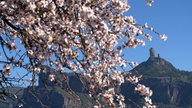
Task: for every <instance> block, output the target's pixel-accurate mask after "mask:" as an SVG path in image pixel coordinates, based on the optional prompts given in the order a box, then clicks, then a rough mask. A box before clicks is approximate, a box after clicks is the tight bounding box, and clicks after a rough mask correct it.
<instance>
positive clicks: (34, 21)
mask: <svg viewBox="0 0 192 108" xmlns="http://www.w3.org/2000/svg"><path fill="white" fill-rule="evenodd" d="M146 2H147V4H148V5H150V6H151V4H152V3H153V0H146ZM0 7H1V8H0V54H1V58H0V66H1V67H2V68H0V69H1V70H0V89H1V96H2V98H3V97H5V96H12V95H11V94H10V95H9V94H8V93H7V92H6V90H5V89H6V87H9V86H14V84H15V82H18V83H19V84H28V83H26V82H27V81H30V83H29V84H30V85H32V86H33V85H34V84H35V81H36V79H37V76H38V74H39V73H40V72H43V71H45V70H44V68H42V66H44V65H45V66H49V67H53V68H54V69H57V70H58V71H57V72H61V73H65V72H66V71H67V72H73V73H78V76H79V78H81V79H83V80H85V81H86V82H88V84H89V85H88V88H87V89H88V90H89V93H90V96H92V97H94V99H95V102H96V104H95V108H97V107H101V105H100V103H99V99H101V98H102V99H103V101H104V102H106V104H108V105H109V106H111V107H115V106H116V105H117V104H115V103H114V102H115V101H118V103H119V104H118V107H122V108H124V107H125V104H124V96H123V95H121V94H120V93H119V92H118V91H116V90H115V89H116V87H117V86H120V85H121V84H122V83H124V82H125V81H128V82H131V83H132V84H133V85H135V90H136V91H137V92H138V93H139V94H140V95H142V97H144V100H145V105H144V106H145V107H148V108H153V107H155V106H154V105H153V104H152V102H151V99H150V96H151V95H152V91H151V90H150V89H149V88H148V87H145V86H144V85H141V84H139V80H140V78H141V76H135V75H131V73H129V72H128V70H125V69H124V67H125V66H126V65H130V66H131V67H134V66H136V65H137V63H135V62H129V61H128V60H127V59H126V58H124V57H123V55H124V54H125V53H124V50H125V49H127V48H135V47H136V46H137V45H145V42H144V40H141V38H140V37H141V36H144V37H146V39H148V40H151V39H152V37H151V36H150V35H149V34H147V33H146V32H145V30H149V31H151V32H154V33H156V34H157V35H158V36H159V37H160V39H162V40H166V39H167V37H166V36H165V35H160V34H159V33H158V32H156V31H154V29H153V28H151V27H148V26H147V24H144V25H139V24H137V22H136V20H135V19H134V18H133V17H132V16H124V15H123V13H124V12H127V11H128V10H129V8H130V5H129V4H128V2H127V0H0ZM18 69H19V71H20V72H18ZM30 75H31V79H30V78H29V76H30ZM56 75H57V74H56V73H55V74H54V73H53V74H50V75H49V80H50V81H54V80H56V79H55V78H56ZM13 95H14V94H13Z"/></svg>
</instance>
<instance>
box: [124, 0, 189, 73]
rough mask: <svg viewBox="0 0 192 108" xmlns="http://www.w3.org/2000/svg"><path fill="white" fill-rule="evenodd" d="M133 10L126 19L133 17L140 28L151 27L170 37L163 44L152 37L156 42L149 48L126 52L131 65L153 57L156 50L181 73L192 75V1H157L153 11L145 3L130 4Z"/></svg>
mask: <svg viewBox="0 0 192 108" xmlns="http://www.w3.org/2000/svg"><path fill="white" fill-rule="evenodd" d="M129 4H130V5H131V9H130V10H129V11H128V12H127V13H126V15H132V16H133V17H134V18H135V19H136V20H137V23H139V24H145V22H147V23H148V25H149V26H152V27H153V28H154V29H155V30H156V31H158V32H160V33H161V34H166V35H167V36H168V40H167V41H165V42H164V41H161V40H160V39H159V38H158V36H157V35H155V34H152V36H153V41H147V42H146V46H144V47H141V46H139V47H136V48H135V49H129V50H127V51H126V54H127V57H128V59H129V60H130V61H137V62H138V63H141V62H143V61H146V60H147V59H148V57H149V48H151V47H153V48H154V49H155V50H156V53H157V54H158V53H159V54H160V56H161V57H162V58H165V59H166V60H168V61H170V62H171V63H172V64H173V65H174V66H175V67H176V68H178V69H180V70H187V71H192V42H191V41H192V33H191V31H192V12H191V10H192V6H191V5H192V0H155V2H154V4H153V5H152V7H149V6H147V5H146V3H145V2H144V0H129Z"/></svg>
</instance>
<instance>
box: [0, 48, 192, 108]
mask: <svg viewBox="0 0 192 108" xmlns="http://www.w3.org/2000/svg"><path fill="white" fill-rule="evenodd" d="M48 71H49V72H51V71H54V70H52V69H50V70H48ZM135 71H137V72H139V73H140V74H141V75H143V79H142V80H141V82H140V83H142V84H145V85H146V86H149V87H150V88H151V89H152V90H153V96H152V100H153V102H154V103H155V104H156V105H157V106H158V108H192V72H188V71H181V70H178V69H176V68H175V67H174V66H173V65H172V64H171V63H170V62H168V61H166V60H165V59H163V58H161V57H160V55H159V54H158V56H157V57H156V54H155V51H154V49H153V48H151V49H150V57H149V58H148V60H147V61H145V62H142V63H141V64H139V65H138V66H137V67H135V68H134V69H133V70H131V72H132V73H133V74H134V73H136V72H135ZM67 75H68V76H69V79H62V80H59V81H58V82H57V84H54V83H52V82H49V81H47V80H46V79H47V78H48V76H47V75H46V74H43V73H42V74H40V77H39V86H37V87H35V88H34V91H31V90H30V89H27V88H26V89H24V92H23V96H22V98H21V99H20V101H19V102H18V103H23V105H24V108H41V106H42V105H45V108H46V107H50V108H93V104H94V102H93V101H92V99H91V98H90V97H89V96H88V94H87V92H86V91H83V90H82V84H81V83H80V81H79V79H78V78H77V76H76V75H75V74H67ZM66 80H69V83H67V82H66ZM57 85H59V86H57ZM68 86H70V88H71V89H72V90H73V91H74V92H72V91H70V90H69V89H66V88H68ZM120 92H121V93H122V94H123V95H124V96H125V102H126V104H127V108H137V107H139V106H138V105H142V104H141V103H142V102H143V101H142V100H141V97H140V96H139V95H138V94H137V93H135V92H134V86H133V85H131V84H130V83H128V82H127V83H125V84H123V85H122V86H121V87H120ZM33 95H36V96H37V97H36V98H39V100H37V99H36V98H35V97H34V96H33ZM40 100H41V101H40ZM41 102H42V103H41ZM135 103H137V104H138V105H135ZM0 105H1V104H0ZM13 107H14V108H18V105H16V106H15V104H14V105H12V106H11V105H9V107H7V106H6V107H4V108H13ZM1 108H3V107H1Z"/></svg>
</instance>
